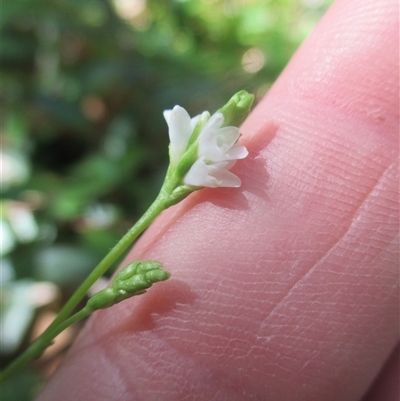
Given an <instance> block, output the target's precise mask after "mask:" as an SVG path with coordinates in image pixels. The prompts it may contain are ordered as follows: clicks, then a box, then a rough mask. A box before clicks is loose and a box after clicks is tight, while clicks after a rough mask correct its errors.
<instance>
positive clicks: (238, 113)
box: [217, 90, 254, 127]
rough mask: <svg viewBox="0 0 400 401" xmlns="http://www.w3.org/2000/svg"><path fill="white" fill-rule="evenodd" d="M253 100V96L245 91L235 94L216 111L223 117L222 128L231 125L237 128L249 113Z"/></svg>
mask: <svg viewBox="0 0 400 401" xmlns="http://www.w3.org/2000/svg"><path fill="white" fill-rule="evenodd" d="M253 100H254V95H252V94H250V93H248V92H246V91H245V90H241V91H239V92H237V93H235V94H234V95H233V96H232V97H231V98H230V100H229V101H228V103H227V104H226V105H225V106H223V107H222V108H220V109H219V110H218V111H217V113H222V114H223V116H224V125H223V126H224V127H226V126H228V125H233V126H235V127H238V126H239V125H240V124H242V122H243V121H244V120H245V119H246V117H247V116H248V114H249V113H250V109H251V105H252V104H253Z"/></svg>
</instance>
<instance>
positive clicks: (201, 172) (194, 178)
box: [183, 159, 209, 187]
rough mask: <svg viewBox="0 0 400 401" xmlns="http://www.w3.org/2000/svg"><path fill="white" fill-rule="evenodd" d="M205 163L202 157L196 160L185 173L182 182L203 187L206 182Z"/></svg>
mask: <svg viewBox="0 0 400 401" xmlns="http://www.w3.org/2000/svg"><path fill="white" fill-rule="evenodd" d="M208 177H209V175H208V168H207V164H206V163H205V162H204V160H202V159H198V160H196V161H195V162H194V163H193V165H192V167H190V170H189V171H188V172H187V174H186V175H185V177H184V179H183V182H184V184H186V185H190V186H194V187H205V186H207V185H206V183H207V182H208Z"/></svg>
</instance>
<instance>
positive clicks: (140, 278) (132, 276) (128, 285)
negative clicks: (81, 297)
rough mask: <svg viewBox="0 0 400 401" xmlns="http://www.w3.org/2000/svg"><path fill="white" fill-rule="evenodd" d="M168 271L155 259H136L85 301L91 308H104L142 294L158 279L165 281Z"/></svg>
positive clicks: (168, 275)
mask: <svg viewBox="0 0 400 401" xmlns="http://www.w3.org/2000/svg"><path fill="white" fill-rule="evenodd" d="M169 277H170V273H168V272H167V271H166V270H163V268H162V264H161V263H160V262H157V261H155V260H146V261H140V260H136V261H134V262H132V263H129V265H127V266H126V267H125V268H124V269H122V270H121V271H120V272H119V273H117V275H116V276H115V277H114V279H113V281H112V283H111V285H110V287H108V288H106V289H104V290H101V291H99V292H97V293H96V294H94V295H93V296H92V297H91V298H90V299H89V300H88V302H87V305H86V306H87V307H88V308H90V309H91V310H93V311H94V310H96V309H105V308H109V307H110V306H112V305H115V304H116V303H118V302H121V301H123V300H124V299H127V298H130V297H132V296H134V295H140V294H144V293H145V292H146V290H147V289H148V288H150V287H151V286H152V285H153V284H154V283H156V282H158V281H165V280H167V279H168V278H169Z"/></svg>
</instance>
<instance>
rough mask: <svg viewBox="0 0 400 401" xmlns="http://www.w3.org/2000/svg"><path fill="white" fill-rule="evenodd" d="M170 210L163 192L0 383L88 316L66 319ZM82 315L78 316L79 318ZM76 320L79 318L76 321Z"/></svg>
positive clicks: (0, 378)
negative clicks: (96, 283) (143, 234)
mask: <svg viewBox="0 0 400 401" xmlns="http://www.w3.org/2000/svg"><path fill="white" fill-rule="evenodd" d="M169 206H170V202H169V197H168V195H166V194H165V192H160V194H159V195H158V196H157V198H156V199H155V200H154V202H153V203H152V204H151V205H150V207H149V208H148V209H147V211H146V212H145V213H144V214H143V216H142V217H141V218H140V219H139V220H138V221H137V222H136V224H135V225H134V226H133V227H132V228H131V229H130V230H129V231H128V232H127V233H126V234H125V235H124V236H123V237H122V238H121V239H120V240H119V242H118V243H117V244H116V245H115V246H114V248H112V249H111V251H110V252H109V253H108V254H107V255H106V256H105V257H104V259H103V260H102V261H101V262H100V263H99V264H98V265H97V266H96V267H95V268H94V269H93V271H92V272H91V273H90V274H89V276H88V277H87V278H86V279H85V281H84V282H83V283H82V284H81V285H80V286H79V288H78V289H77V290H76V291H75V292H74V294H73V295H72V296H71V298H70V299H69V300H68V301H67V303H66V304H65V305H64V307H63V308H62V309H61V310H60V312H59V313H58V315H57V317H56V318H55V319H54V321H53V322H52V323H51V324H50V326H49V327H48V328H47V329H46V330H45V331H44V332H43V334H42V335H41V336H40V337H39V338H38V339H37V340H36V341H35V342H34V343H32V344H31V346H30V347H28V349H27V350H26V351H25V352H23V353H22V354H21V355H20V356H19V357H18V358H17V359H16V360H15V361H14V362H13V363H11V364H10V365H9V366H8V367H7V368H6V369H4V370H3V371H2V372H1V375H0V383H1V382H2V381H3V380H5V379H6V378H7V377H9V376H10V375H11V374H12V373H14V372H15V371H16V370H17V369H19V368H20V367H22V366H23V365H25V364H26V363H29V362H31V361H32V360H34V359H35V358H37V357H38V356H40V355H41V354H42V352H43V351H44V350H45V349H46V348H47V347H48V346H49V345H50V344H51V341H52V340H53V338H54V337H55V336H56V335H57V334H58V333H60V332H61V331H62V330H64V329H65V328H66V327H68V326H69V325H71V324H72V323H74V322H75V321H76V320H75V319H77V320H79V319H81V318H82V317H84V316H86V315H87V314H89V313H91V311H89V312H88V310H87V308H83V309H82V310H81V311H79V312H77V313H76V314H74V315H73V316H71V317H70V318H69V319H68V317H69V316H70V315H71V313H72V312H73V311H74V309H75V308H76V307H77V305H78V304H79V303H80V302H81V300H82V299H83V298H84V297H85V295H86V293H87V292H88V290H89V289H90V287H92V285H93V284H94V283H95V282H96V281H97V280H98V279H99V278H100V277H101V276H102V275H103V274H104V273H105V272H106V271H107V270H108V269H109V268H110V267H111V266H112V264H113V263H114V262H115V261H116V260H117V259H118V258H119V257H120V256H121V255H122V254H123V253H124V251H126V249H127V248H128V247H129V246H130V245H131V244H132V242H133V241H134V240H135V239H137V237H138V236H139V235H140V234H141V233H142V232H143V231H144V230H145V229H146V228H147V227H148V226H149V225H150V224H151V222H152V221H153V220H154V219H155V218H156V217H157V216H158V215H159V214H160V213H161V212H162V211H163V210H164V209H166V208H167V207H169ZM81 313H83V315H82V316H81V315H80V314H81ZM77 316H78V318H77Z"/></svg>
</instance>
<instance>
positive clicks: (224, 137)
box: [216, 127, 240, 153]
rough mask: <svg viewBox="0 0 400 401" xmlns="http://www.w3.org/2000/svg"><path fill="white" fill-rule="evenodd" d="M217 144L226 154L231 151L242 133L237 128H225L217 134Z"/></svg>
mask: <svg viewBox="0 0 400 401" xmlns="http://www.w3.org/2000/svg"><path fill="white" fill-rule="evenodd" d="M216 136H217V144H218V146H219V147H220V148H221V150H222V151H223V152H224V153H225V152H226V151H227V150H229V149H230V148H231V147H232V146H233V145H234V144H235V143H236V142H237V140H238V139H239V137H240V132H239V128H237V127H224V128H220V129H219V130H218V131H217V132H216Z"/></svg>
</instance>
